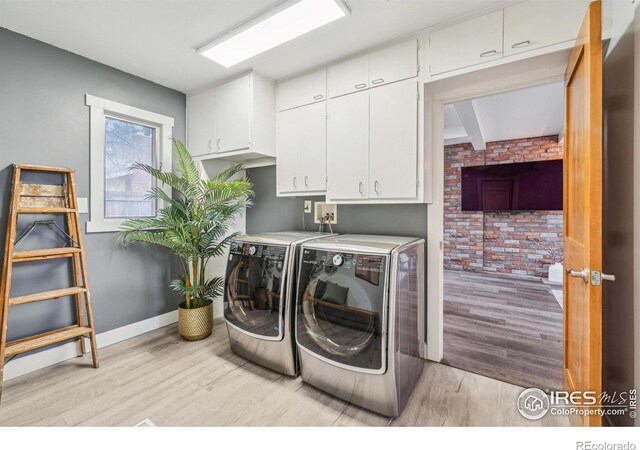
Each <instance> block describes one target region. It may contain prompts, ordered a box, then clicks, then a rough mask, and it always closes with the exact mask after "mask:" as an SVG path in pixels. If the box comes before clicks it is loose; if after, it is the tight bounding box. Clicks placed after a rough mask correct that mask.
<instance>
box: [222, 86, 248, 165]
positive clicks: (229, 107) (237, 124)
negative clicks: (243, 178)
mask: <svg viewBox="0 0 640 450" xmlns="http://www.w3.org/2000/svg"><path fill="white" fill-rule="evenodd" d="M250 94H251V79H250V75H245V76H243V77H240V78H238V79H236V80H233V81H230V82H229V83H226V84H223V85H222V86H218V87H217V88H216V90H215V108H214V111H213V118H214V123H215V130H216V142H215V150H217V151H218V152H228V151H233V150H244V149H248V148H249V146H250V144H251V129H250V107H251V99H250Z"/></svg>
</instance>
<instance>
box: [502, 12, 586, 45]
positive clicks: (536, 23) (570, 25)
mask: <svg viewBox="0 0 640 450" xmlns="http://www.w3.org/2000/svg"><path fill="white" fill-rule="evenodd" d="M588 3H589V2H588V1H563V2H558V1H548V0H546V1H536V2H533V1H528V2H524V3H519V4H517V5H513V6H509V7H507V8H505V9H504V54H505V56H509V55H515V54H517V53H522V52H526V51H529V50H534V49H537V48H540V47H546V46H548V45H553V44H557V43H559V42H565V41H571V40H574V39H575V38H576V37H577V36H578V32H579V31H580V25H581V23H582V18H583V17H584V14H585V12H586V8H587V5H588Z"/></svg>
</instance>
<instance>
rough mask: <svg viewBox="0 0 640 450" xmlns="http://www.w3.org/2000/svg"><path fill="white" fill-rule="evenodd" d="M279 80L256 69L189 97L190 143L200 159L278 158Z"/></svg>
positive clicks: (188, 130)
mask: <svg viewBox="0 0 640 450" xmlns="http://www.w3.org/2000/svg"><path fill="white" fill-rule="evenodd" d="M275 109H276V105H275V83H274V82H273V81H271V80H268V79H266V78H264V77H262V76H260V75H259V74H257V73H255V72H251V73H248V74H246V75H243V76H241V77H239V78H236V79H234V80H232V81H229V82H228V83H225V84H222V85H220V86H217V87H215V88H212V89H209V90H207V91H204V92H202V93H199V94H196V95H192V96H189V97H188V98H187V121H188V124H189V125H188V129H187V143H188V146H189V149H190V151H191V153H192V154H193V155H194V156H198V157H199V158H200V159H203V160H205V159H223V160H228V161H233V162H244V163H246V164H247V165H249V164H248V162H249V161H251V160H262V161H265V158H267V159H268V158H271V160H272V161H271V164H273V158H275V153H276V148H275V147H276V146H275V128H276V125H275V122H276V121H275V114H276V111H275Z"/></svg>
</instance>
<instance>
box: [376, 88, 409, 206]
mask: <svg viewBox="0 0 640 450" xmlns="http://www.w3.org/2000/svg"><path fill="white" fill-rule="evenodd" d="M370 95H371V97H370V104H371V106H370V114H371V115H370V117H371V119H370V120H371V122H370V125H369V129H370V141H369V198H370V199H376V198H379V199H410V198H411V199H413V198H415V197H416V196H417V186H416V181H417V176H418V172H417V170H418V167H417V165H418V82H417V81H415V80H406V81H401V82H399V83H395V84H391V85H389V86H384V87H381V88H379V89H372V90H371V91H370Z"/></svg>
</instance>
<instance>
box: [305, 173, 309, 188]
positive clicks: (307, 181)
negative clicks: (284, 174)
mask: <svg viewBox="0 0 640 450" xmlns="http://www.w3.org/2000/svg"><path fill="white" fill-rule="evenodd" d="M304 186H305V187H309V177H308V176H307V175H305V176H304Z"/></svg>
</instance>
